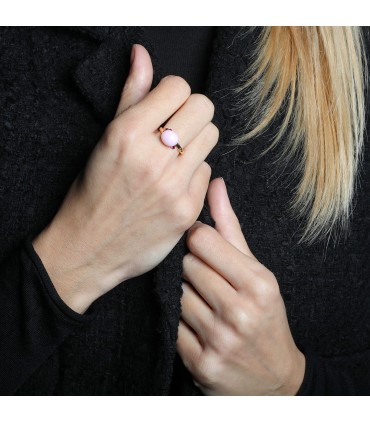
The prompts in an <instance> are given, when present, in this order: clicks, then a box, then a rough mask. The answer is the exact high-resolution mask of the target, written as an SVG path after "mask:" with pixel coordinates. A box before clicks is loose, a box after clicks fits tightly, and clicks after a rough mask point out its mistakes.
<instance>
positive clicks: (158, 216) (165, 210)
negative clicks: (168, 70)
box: [33, 44, 219, 313]
mask: <svg viewBox="0 0 370 423" xmlns="http://www.w3.org/2000/svg"><path fill="white" fill-rule="evenodd" d="M134 49H135V50H134V56H135V57H134V60H133V63H132V65H131V69H130V74H129V76H128V78H127V80H126V82H125V86H124V89H123V92H122V97H121V101H120V104H119V106H118V110H117V114H116V116H115V118H114V119H113V121H112V122H111V123H110V124H109V125H108V127H107V128H106V131H105V133H104V134H103V136H102V138H101V140H100V141H99V142H98V144H97V145H96V147H95V149H94V150H93V152H92V154H91V157H90V158H89V161H88V163H87V166H86V168H85V169H84V171H83V172H81V174H80V175H79V176H78V178H77V179H76V180H75V181H74V183H73V184H72V186H71V188H70V190H69V191H68V194H67V196H66V198H65V199H64V202H63V204H62V206H61V208H60V209H59V211H58V213H57V214H56V215H55V217H54V219H53V220H52V221H51V222H50V224H49V225H48V226H47V227H46V228H45V229H44V230H43V231H42V232H41V233H40V234H39V235H38V236H37V237H36V238H35V239H34V240H33V246H34V248H35V251H36V252H37V254H38V255H39V257H40V258H41V260H42V262H43V264H44V266H45V268H46V270H47V272H48V274H49V276H50V279H51V280H52V282H53V284H54V286H55V288H56V290H57V292H58V294H59V295H60V297H61V298H62V299H63V301H64V302H65V303H66V304H67V305H68V306H69V307H71V308H72V309H73V310H75V311H77V312H79V313H83V312H84V311H86V309H87V308H88V307H89V305H90V304H91V303H92V302H93V301H94V300H96V299H97V298H98V297H100V296H101V295H103V294H104V293H105V292H107V291H109V290H110V289H112V288H114V287H115V286H116V285H118V284H119V283H121V282H123V281H125V280H127V279H130V278H133V277H135V276H139V275H141V274H143V273H146V272H148V271H149V270H151V269H153V268H154V267H155V266H157V265H158V264H159V263H160V262H161V261H163V259H164V258H165V257H166V256H167V255H168V254H169V253H170V251H171V250H172V249H173V247H174V246H175V245H176V243H177V242H178V241H179V240H180V238H181V236H182V235H183V233H184V232H185V231H186V230H187V229H188V228H189V227H190V226H192V224H193V223H194V222H195V220H196V219H197V218H198V216H199V214H200V212H201V210H202V207H203V205H204V199H205V196H206V193H207V189H208V184H209V181H210V177H211V168H210V166H209V165H208V164H207V163H206V162H205V161H204V160H205V159H206V157H207V156H208V154H209V153H210V151H211V150H212V149H213V148H214V146H215V145H216V143H217V140H218V135H219V133H218V129H217V127H216V126H215V125H214V124H213V123H212V122H211V120H212V118H213V114H214V106H213V104H212V102H211V101H210V100H209V99H208V98H207V97H206V96H204V95H202V94H192V95H191V92H190V87H189V85H188V84H187V82H186V81H185V80H184V79H182V78H181V77H179V76H172V75H171V76H168V77H166V78H163V79H162V80H161V81H160V83H159V84H158V85H157V86H156V87H155V88H154V89H153V90H152V91H149V90H150V87H151V84H152V78H153V67H152V63H151V59H150V56H149V53H148V52H147V50H146V49H145V48H144V47H143V46H141V45H139V44H135V45H134ZM168 119H169V120H168ZM165 122H166V123H165ZM164 123H165V126H166V127H169V128H173V130H174V131H176V132H177V134H178V135H179V142H180V144H181V146H182V147H183V148H184V154H183V155H179V153H178V151H177V149H173V150H172V149H170V148H169V147H167V146H165V145H164V144H162V142H161V140H160V133H159V131H158V128H159V127H160V126H164Z"/></svg>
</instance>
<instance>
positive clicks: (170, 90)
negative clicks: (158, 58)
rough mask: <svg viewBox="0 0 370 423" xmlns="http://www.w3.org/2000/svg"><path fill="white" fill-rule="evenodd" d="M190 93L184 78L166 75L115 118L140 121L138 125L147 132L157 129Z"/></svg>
mask: <svg viewBox="0 0 370 423" xmlns="http://www.w3.org/2000/svg"><path fill="white" fill-rule="evenodd" d="M190 94H191V88H190V85H189V84H188V83H187V82H186V81H185V79H183V78H181V77H180V76H176V75H168V76H166V77H164V78H163V79H161V81H160V82H159V84H158V85H157V86H156V87H155V88H153V89H152V91H150V92H149V93H148V94H147V95H146V96H145V97H144V98H143V99H142V100H141V101H139V102H138V103H136V104H134V105H133V106H132V107H130V108H129V109H127V110H126V111H124V112H123V113H122V114H120V115H119V116H118V117H117V118H116V119H118V120H122V119H127V117H128V116H129V119H131V118H132V119H133V120H134V121H138V120H139V121H140V127H144V128H147V130H148V132H151V131H158V128H159V126H161V125H162V124H163V123H164V122H166V121H167V120H168V119H169V118H170V117H171V116H172V115H173V114H174V113H175V112H176V111H177V110H178V109H179V108H180V107H181V106H182V105H183V104H184V103H185V101H186V100H187V99H188V97H189V96H190Z"/></svg>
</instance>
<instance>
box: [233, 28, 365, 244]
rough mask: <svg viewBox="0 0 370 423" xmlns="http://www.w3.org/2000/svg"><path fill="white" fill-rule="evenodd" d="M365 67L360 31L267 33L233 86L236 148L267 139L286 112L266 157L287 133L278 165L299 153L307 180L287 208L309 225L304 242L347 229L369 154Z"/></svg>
mask: <svg viewBox="0 0 370 423" xmlns="http://www.w3.org/2000/svg"><path fill="white" fill-rule="evenodd" d="M252 30H255V28H252ZM247 31H248V30H247ZM246 33H247V32H245V33H242V36H244V34H246ZM366 69H367V65H366V56H365V50H364V47H363V40H362V32H361V29H360V28H359V27H328V26H317V27H263V28H262V30H261V33H260V35H259V37H258V38H257V40H256V44H255V48H254V49H253V54H252V61H251V65H250V66H249V67H248V69H246V71H245V73H244V74H243V75H241V76H240V79H239V80H238V85H237V86H236V87H232V90H233V91H234V92H235V93H237V94H242V97H241V99H240V100H239V101H237V102H236V104H235V107H236V109H237V112H238V113H241V114H243V113H244V114H245V126H244V127H243V128H242V131H241V132H240V133H238V132H237V134H236V135H235V136H234V137H233V138H232V142H231V144H230V145H239V144H243V143H245V142H246V141H248V140H251V139H252V138H254V137H255V136H257V135H259V134H261V133H262V132H263V131H264V130H266V129H267V128H268V126H269V125H270V124H271V123H272V122H273V119H274V118H275V117H276V116H277V114H278V112H281V110H283V111H284V113H283V118H282V123H281V126H280V128H279V130H278V131H277V132H276V134H275V135H274V136H273V138H272V140H271V144H270V145H269V147H268V148H267V149H266V150H264V151H263V152H262V154H261V155H260V156H262V155H264V154H266V153H267V152H268V151H269V150H270V149H271V148H274V147H275V146H276V144H277V143H278V142H279V141H281V140H282V138H283V135H285V136H284V142H283V143H282V144H283V145H282V146H283V149H282V153H281V155H280V156H279V160H278V161H281V162H284V161H287V160H291V159H292V158H293V156H294V155H295V154H296V153H297V152H299V151H300V152H301V153H300V154H299V159H298V160H297V162H296V165H295V168H294V169H295V171H296V172H300V175H301V179H300V182H299V184H298V186H297V187H296V190H295V192H294V196H293V199H292V203H291V205H290V206H289V209H288V211H289V212H292V213H293V214H294V215H295V216H298V217H304V218H305V219H306V223H307V224H306V227H305V230H304V232H303V235H302V237H301V238H300V240H299V243H301V242H306V243H307V244H312V243H313V242H314V241H315V240H316V239H318V238H321V239H323V238H324V237H326V236H327V235H328V234H330V233H331V231H332V230H333V228H334V227H339V228H341V229H347V228H348V222H349V218H350V215H351V205H352V201H353V197H354V192H355V189H356V182H357V179H356V175H357V173H358V169H359V165H360V164H361V160H362V154H363V136H364V128H365V106H364V103H365V93H364V91H365V87H366V85H367V70H366ZM251 112H252V113H251Z"/></svg>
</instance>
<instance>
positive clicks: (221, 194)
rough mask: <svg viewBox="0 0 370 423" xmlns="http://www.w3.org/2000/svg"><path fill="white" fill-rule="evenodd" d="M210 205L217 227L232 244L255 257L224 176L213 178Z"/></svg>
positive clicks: (209, 188)
mask: <svg viewBox="0 0 370 423" xmlns="http://www.w3.org/2000/svg"><path fill="white" fill-rule="evenodd" d="M207 200H208V205H209V207H210V213H211V216H212V219H213V220H214V221H215V229H216V230H217V232H218V233H219V234H220V235H221V236H222V237H223V238H224V239H225V240H226V241H228V242H230V244H232V245H233V246H234V247H236V248H237V249H238V250H239V251H241V252H242V253H243V254H246V255H247V256H250V257H253V258H255V257H254V255H253V254H252V252H251V251H250V249H249V247H248V244H247V241H246V240H245V237H244V234H243V232H242V230H241V227H240V223H239V219H238V218H237V216H236V214H235V212H234V210H233V208H232V206H231V203H230V200H229V196H228V194H227V189H226V184H225V181H224V180H223V179H222V178H216V179H213V181H211V182H210V184H209V187H208V192H207Z"/></svg>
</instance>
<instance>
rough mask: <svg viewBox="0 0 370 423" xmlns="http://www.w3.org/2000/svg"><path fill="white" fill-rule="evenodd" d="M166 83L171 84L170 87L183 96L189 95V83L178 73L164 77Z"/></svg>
mask: <svg viewBox="0 0 370 423" xmlns="http://www.w3.org/2000/svg"><path fill="white" fill-rule="evenodd" d="M165 83H166V84H170V85H171V89H173V90H176V91H180V92H181V93H183V95H184V96H186V97H189V96H190V93H191V88H190V85H189V84H188V83H187V82H186V81H185V79H184V78H182V77H181V76H178V75H168V77H166V79H165Z"/></svg>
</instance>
